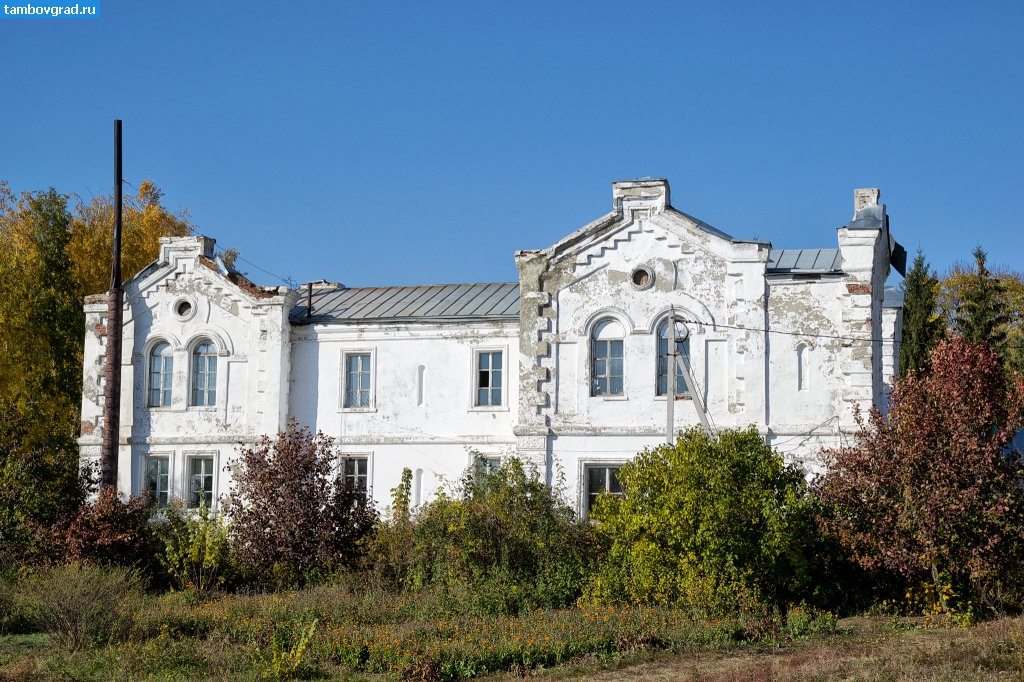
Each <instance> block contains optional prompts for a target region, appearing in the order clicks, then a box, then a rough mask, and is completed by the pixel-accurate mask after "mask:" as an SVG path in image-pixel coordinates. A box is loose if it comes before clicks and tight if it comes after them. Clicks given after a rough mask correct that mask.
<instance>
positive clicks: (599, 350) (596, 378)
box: [590, 318, 625, 396]
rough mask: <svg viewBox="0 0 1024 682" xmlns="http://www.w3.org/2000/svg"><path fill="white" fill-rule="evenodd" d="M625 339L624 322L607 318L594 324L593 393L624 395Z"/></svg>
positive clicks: (592, 345)
mask: <svg viewBox="0 0 1024 682" xmlns="http://www.w3.org/2000/svg"><path fill="white" fill-rule="evenodd" d="M624 339H625V332H624V330H623V328H622V324H621V323H620V322H619V321H618V320H616V319H613V318H605V319H602V320H600V321H599V322H598V323H597V324H595V325H594V329H593V331H592V332H591V334H590V358H591V362H590V394H591V395H593V396H619V395H624V393H625V387H624V384H623V382H624V379H625V371H624V367H623V344H624Z"/></svg>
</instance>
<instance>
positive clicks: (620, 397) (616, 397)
mask: <svg viewBox="0 0 1024 682" xmlns="http://www.w3.org/2000/svg"><path fill="white" fill-rule="evenodd" d="M591 397H593V398H597V399H598V400H611V401H615V400H629V398H628V397H626V396H624V395H595V396H591Z"/></svg>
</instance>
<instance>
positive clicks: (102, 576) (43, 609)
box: [19, 564, 144, 651]
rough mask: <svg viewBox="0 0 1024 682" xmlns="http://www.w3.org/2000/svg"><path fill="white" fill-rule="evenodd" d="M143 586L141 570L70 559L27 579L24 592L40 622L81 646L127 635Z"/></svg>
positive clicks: (66, 642) (65, 642) (61, 640)
mask: <svg viewBox="0 0 1024 682" xmlns="http://www.w3.org/2000/svg"><path fill="white" fill-rule="evenodd" d="M143 586H144V584H143V580H142V578H141V577H140V575H139V573H138V571H136V570H135V569H130V568H123V567H102V566H93V565H88V564H85V565H83V564H68V565H65V566H57V567H54V568H50V569H46V570H44V571H42V572H40V573H38V574H37V575H35V576H33V577H31V578H28V579H26V580H25V581H24V584H23V585H21V586H19V591H21V597H22V599H24V600H25V601H26V602H27V604H28V607H29V612H30V613H31V616H32V619H33V620H34V621H35V623H36V625H37V627H39V629H41V630H42V631H44V632H46V633H48V634H49V635H50V636H51V637H53V638H54V640H56V642H57V643H58V644H59V645H61V646H63V647H65V648H67V649H70V650H71V651H77V650H78V649H81V648H82V647H84V646H88V645H90V644H93V643H96V642H100V641H111V640H116V639H120V638H123V637H125V636H127V635H128V634H129V632H130V630H131V626H132V607H133V605H134V604H135V603H136V602H137V601H138V600H139V599H140V598H141V596H142V590H143Z"/></svg>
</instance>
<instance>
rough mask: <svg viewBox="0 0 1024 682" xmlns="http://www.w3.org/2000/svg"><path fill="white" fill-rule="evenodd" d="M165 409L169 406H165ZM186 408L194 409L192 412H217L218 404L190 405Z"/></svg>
mask: <svg viewBox="0 0 1024 682" xmlns="http://www.w3.org/2000/svg"><path fill="white" fill-rule="evenodd" d="M164 409H167V408H164ZM185 409H186V410H189V411H192V412H216V411H217V406H216V405H189V406H188V407H186V408H185Z"/></svg>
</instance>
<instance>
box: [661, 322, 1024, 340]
mask: <svg viewBox="0 0 1024 682" xmlns="http://www.w3.org/2000/svg"><path fill="white" fill-rule="evenodd" d="M676 319H677V320H679V321H680V322H684V323H686V324H695V325H698V326H702V327H714V328H716V329H717V328H719V327H721V328H722V329H738V330H740V331H745V332H757V333H759V334H783V335H786V336H804V337H810V338H816V339H838V340H840V341H870V342H872V343H875V342H878V343H894V344H895V343H898V344H901V345H902V344H907V345H914V346H929V345H932V344H928V343H921V342H920V341H916V342H915V341H903V340H899V341H897V340H896V339H882V338H875V337H866V338H865V337H857V336H838V335H835V334H814V333H812V332H787V331H783V330H781V329H760V328H757V327H738V326H735V325H728V324H719V323H717V322H712V323H708V322H701V321H700V320H688V319H686V318H683V317H676ZM1001 347H1002V348H1024V346H1011V345H1004V346H1001Z"/></svg>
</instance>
